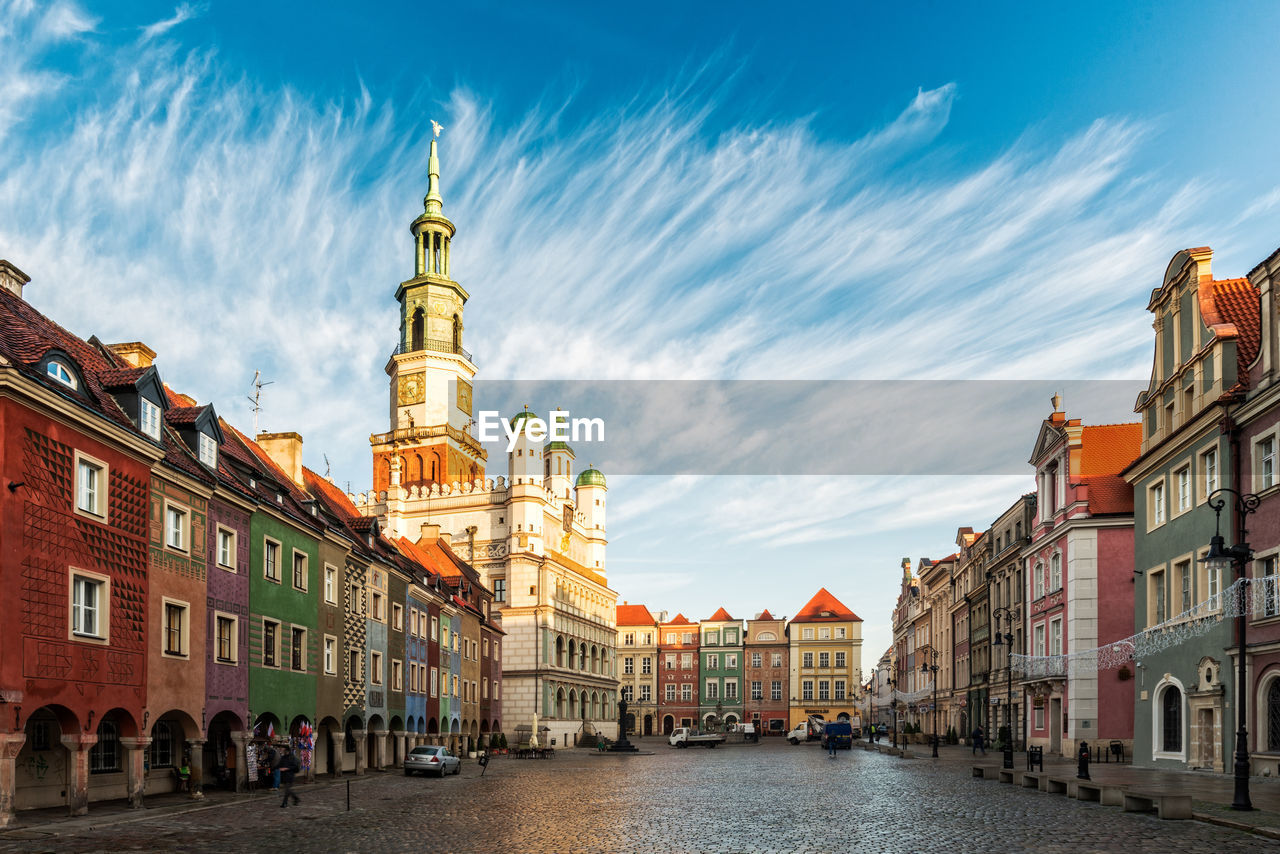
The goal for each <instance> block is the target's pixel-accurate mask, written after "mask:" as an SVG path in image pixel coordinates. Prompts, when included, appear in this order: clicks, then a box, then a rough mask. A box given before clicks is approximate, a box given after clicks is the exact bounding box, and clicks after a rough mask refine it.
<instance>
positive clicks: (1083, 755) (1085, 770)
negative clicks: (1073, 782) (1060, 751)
mask: <svg viewBox="0 0 1280 854" xmlns="http://www.w3.org/2000/svg"><path fill="white" fill-rule="evenodd" d="M1076 756H1077V758H1078V761H1077V765H1076V779H1077V780H1088V779H1089V742H1087V741H1082V742H1080V752H1079V753H1078V754H1076Z"/></svg>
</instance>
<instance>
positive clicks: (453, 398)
mask: <svg viewBox="0 0 1280 854" xmlns="http://www.w3.org/2000/svg"><path fill="white" fill-rule="evenodd" d="M432 125H433V126H434V130H435V133H436V135H438V134H439V132H440V126H439V125H436V124H435V122H432ZM427 171H428V185H427V196H426V198H425V199H424V200H423V208H424V209H423V212H422V214H420V215H419V216H418V218H417V219H415V220H414V221H413V223H412V225H410V226H409V230H410V232H411V233H412V234H413V238H414V276H413V278H411V279H407V280H406V281H403V282H401V283H400V286H399V287H398V288H396V300H397V301H398V302H399V303H400V343H399V345H398V346H397V347H396V351H395V353H394V354H392V356H391V360H390V361H389V362H388V363H387V369H386V370H387V375H388V376H389V377H390V378H391V400H390V407H389V409H390V430H389V432H386V433H379V434H375V435H373V436H370V437H369V441H370V443H371V444H372V446H373V488H374V489H375V490H377V491H382V490H385V489H388V488H389V487H390V486H391V485H392V484H393V483H398V484H399V485H401V486H403V487H405V488H406V489H408V488H410V487H413V486H418V487H429V486H430V485H431V484H432V483H439V484H447V483H454V482H465V481H474V480H475V479H476V478H478V477H479V478H482V477H484V461H485V452H484V449H483V448H481V446H480V443H479V442H478V441H476V439H475V437H474V436H473V435H472V431H471V425H472V401H471V383H472V381H473V379H474V377H475V374H476V366H475V365H474V364H473V363H472V361H471V354H470V353H468V352H467V351H466V350H465V349H463V347H462V313H463V307H464V306H465V305H466V302H467V297H468V294H467V292H466V291H465V290H464V289H463V287H462V286H461V285H459V284H458V283H457V282H455V281H454V280H453V278H452V274H451V271H450V264H449V249H450V245H451V244H452V242H453V235H454V232H455V228H454V225H453V223H452V222H450V221H449V218H448V217H446V216H445V215H444V211H443V208H444V201H443V199H442V198H441V196H440V161H439V158H438V157H437V156H436V140H435V138H434V137H433V138H432V140H431V156H430V159H429V160H428V170H427Z"/></svg>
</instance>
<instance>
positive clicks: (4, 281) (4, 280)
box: [0, 258, 31, 299]
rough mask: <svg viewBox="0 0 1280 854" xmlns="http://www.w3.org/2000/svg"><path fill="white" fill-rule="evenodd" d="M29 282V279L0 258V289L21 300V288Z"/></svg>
mask: <svg viewBox="0 0 1280 854" xmlns="http://www.w3.org/2000/svg"><path fill="white" fill-rule="evenodd" d="M29 281H31V277H30V276H28V275H27V274H26V273H24V272H22V271H21V270H19V269H18V268H17V267H15V266H13V265H12V264H10V263H9V262H8V261H6V260H4V259H3V258H0V287H3V288H4V289H5V290H6V291H10V292H11V293H12V294H13V295H14V296H16V297H17V298H18V299H22V288H23V286H25V285H26V284H27V282H29Z"/></svg>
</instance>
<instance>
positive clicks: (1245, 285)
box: [1200, 279, 1262, 388]
mask: <svg viewBox="0 0 1280 854" xmlns="http://www.w3.org/2000/svg"><path fill="white" fill-rule="evenodd" d="M1204 290H1205V289H1204V288H1203V287H1202V288H1201V289H1200V292H1201V293H1202V294H1203V293H1204ZM1210 291H1211V293H1212V300H1211V306H1210V310H1211V311H1212V313H1213V314H1214V315H1215V316H1216V318H1217V321H1218V323H1220V324H1225V325H1227V326H1231V327H1234V330H1235V337H1236V367H1237V371H1238V373H1239V379H1240V382H1242V383H1244V384H1245V387H1246V388H1247V387H1248V382H1249V375H1248V367H1249V365H1250V364H1251V363H1252V362H1253V360H1254V359H1255V358H1257V356H1258V348H1259V346H1260V345H1261V342H1262V332H1261V327H1262V304H1261V298H1260V297H1259V295H1258V289H1257V288H1255V287H1254V286H1253V283H1252V282H1250V281H1249V280H1248V279H1219V280H1217V281H1214V282H1213V283H1212V287H1211V288H1210ZM1200 310H1201V312H1202V313H1203V312H1204V311H1205V300H1204V298H1203V297H1202V298H1201V300H1200ZM1204 321H1205V323H1207V324H1209V326H1210V327H1212V328H1213V330H1214V332H1215V334H1217V333H1218V329H1219V327H1218V326H1215V324H1214V321H1212V320H1210V316H1209V314H1207V313H1206V314H1205V315H1204ZM1224 333H1225V329H1224Z"/></svg>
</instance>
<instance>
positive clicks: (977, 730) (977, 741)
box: [973, 726, 987, 756]
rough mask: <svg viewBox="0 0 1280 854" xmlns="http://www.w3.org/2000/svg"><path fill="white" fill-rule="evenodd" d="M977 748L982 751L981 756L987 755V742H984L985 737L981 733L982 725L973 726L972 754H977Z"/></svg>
mask: <svg viewBox="0 0 1280 854" xmlns="http://www.w3.org/2000/svg"><path fill="white" fill-rule="evenodd" d="M979 750H981V751H982V755H983V756H986V755H987V743H986V739H985V738H983V735H982V727H981V726H976V727H974V728H973V753H974V755H977V753H978V751H979Z"/></svg>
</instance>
